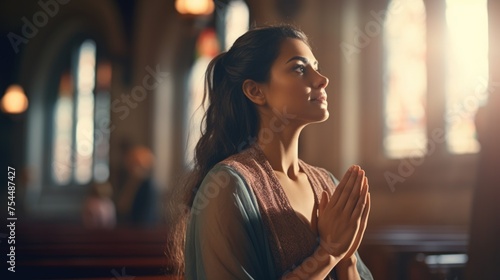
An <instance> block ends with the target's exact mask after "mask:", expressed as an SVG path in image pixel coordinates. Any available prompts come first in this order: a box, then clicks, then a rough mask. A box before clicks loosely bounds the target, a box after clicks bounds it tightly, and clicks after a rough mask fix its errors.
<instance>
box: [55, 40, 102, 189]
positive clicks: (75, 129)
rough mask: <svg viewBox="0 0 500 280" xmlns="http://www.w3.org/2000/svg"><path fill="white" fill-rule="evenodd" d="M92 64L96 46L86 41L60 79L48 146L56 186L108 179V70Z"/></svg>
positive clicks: (92, 42) (94, 60)
mask: <svg viewBox="0 0 500 280" xmlns="http://www.w3.org/2000/svg"><path fill="white" fill-rule="evenodd" d="M96 60H97V59H96V44H95V42H94V41H92V40H86V41H84V42H83V43H82V44H81V45H80V46H79V47H78V49H77V52H76V59H75V61H74V63H73V64H72V65H71V67H70V69H71V70H68V71H65V72H64V73H63V74H62V75H61V78H60V82H59V90H58V96H57V100H56V103H55V111H54V126H53V127H54V128H53V131H54V132H53V139H54V140H53V145H52V151H53V154H52V157H53V164H52V178H53V181H54V182H55V184H56V185H68V184H77V185H82V184H87V183H89V182H90V181H91V180H95V181H98V182H104V181H106V180H107V179H108V177H109V162H108V161H109V160H108V157H109V133H110V131H109V114H110V94H109V89H110V80H111V66H110V65H109V64H107V63H104V64H99V65H97V61H96ZM96 71H97V73H96ZM73 73H74V74H73ZM96 76H97V85H96ZM96 86H97V88H96Z"/></svg>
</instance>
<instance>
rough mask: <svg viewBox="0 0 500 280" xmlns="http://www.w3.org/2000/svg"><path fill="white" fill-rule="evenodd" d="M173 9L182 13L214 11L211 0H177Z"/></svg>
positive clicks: (203, 13)
mask: <svg viewBox="0 0 500 280" xmlns="http://www.w3.org/2000/svg"><path fill="white" fill-rule="evenodd" d="M175 9H176V10H177V11H178V12H179V13H180V14H183V15H209V14H211V13H213V11H214V1H212V0H177V1H175Z"/></svg>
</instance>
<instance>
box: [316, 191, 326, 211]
mask: <svg viewBox="0 0 500 280" xmlns="http://www.w3.org/2000/svg"><path fill="white" fill-rule="evenodd" d="M328 200H329V199H328V193H327V192H326V191H323V192H322V193H321V200H320V201H319V207H318V208H319V209H318V210H319V215H320V216H321V214H323V211H324V210H325V208H326V205H328Z"/></svg>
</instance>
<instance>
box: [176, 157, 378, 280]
mask: <svg viewBox="0 0 500 280" xmlns="http://www.w3.org/2000/svg"><path fill="white" fill-rule="evenodd" d="M329 174H330V173H329ZM330 176H331V178H332V180H334V182H335V181H336V179H335V178H334V177H333V176H332V175H331V174H330ZM289 232H290V234H294V230H293V229H289ZM356 256H357V258H358V262H357V269H358V272H359V274H360V276H361V279H363V280H370V279H373V277H372V275H371V273H370V271H369V270H368V268H367V267H366V266H365V265H364V263H363V262H362V260H361V258H360V257H359V255H358V253H357V252H356ZM185 264H186V270H185V273H186V274H185V276H186V279H188V280H192V279H210V280H212V279H213V280H223V279H240V280H243V279H245V280H250V279H256V280H262V279H273V280H274V279H280V278H281V277H282V276H283V275H276V274H277V273H276V270H277V269H276V264H275V259H274V258H273V254H272V252H271V249H270V242H269V239H268V235H267V234H266V230H265V223H263V218H262V216H261V212H260V211H259V203H258V199H257V198H256V195H255V194H254V192H253V191H252V189H251V188H250V186H249V185H248V184H247V182H246V180H245V179H244V177H243V176H242V175H241V174H240V173H239V172H238V171H236V170H235V169H234V168H232V167H231V166H228V165H224V164H218V165H216V166H215V167H214V168H213V169H212V170H211V171H210V172H209V174H208V175H207V176H206V177H205V179H204V180H203V182H202V184H201V186H200V189H199V190H198V192H197V194H196V196H195V199H194V202H193V206H192V210H191V216H190V219H189V221H188V227H187V235H186V247H185ZM292 269H293V267H291V268H290V270H292ZM326 279H336V276H335V270H332V272H331V274H330V276H329V278H326Z"/></svg>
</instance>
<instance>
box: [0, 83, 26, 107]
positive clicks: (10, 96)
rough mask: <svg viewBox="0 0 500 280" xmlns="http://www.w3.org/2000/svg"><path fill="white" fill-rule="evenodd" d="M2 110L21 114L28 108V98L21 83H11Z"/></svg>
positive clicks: (4, 97) (3, 99)
mask: <svg viewBox="0 0 500 280" xmlns="http://www.w3.org/2000/svg"><path fill="white" fill-rule="evenodd" d="M1 102H2V111H4V112H5V113H7V114H20V113H22V112H24V111H26V109H27V108H28V98H27V97H26V94H24V90H23V88H22V87H21V86H20V85H11V86H10V87H8V88H7V90H6V92H5V95H4V96H3V98H2V101H1Z"/></svg>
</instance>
